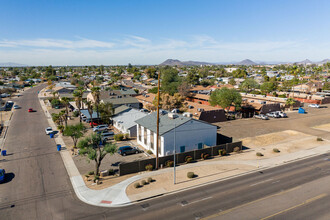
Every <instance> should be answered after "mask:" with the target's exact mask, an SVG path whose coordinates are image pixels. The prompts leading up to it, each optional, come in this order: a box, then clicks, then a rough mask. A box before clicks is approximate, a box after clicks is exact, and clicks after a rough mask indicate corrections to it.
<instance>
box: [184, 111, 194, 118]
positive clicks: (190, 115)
mask: <svg viewBox="0 0 330 220" xmlns="http://www.w3.org/2000/svg"><path fill="white" fill-rule="evenodd" d="M183 116H184V117H187V118H191V117H192V116H193V115H192V114H191V113H190V112H185V113H183Z"/></svg>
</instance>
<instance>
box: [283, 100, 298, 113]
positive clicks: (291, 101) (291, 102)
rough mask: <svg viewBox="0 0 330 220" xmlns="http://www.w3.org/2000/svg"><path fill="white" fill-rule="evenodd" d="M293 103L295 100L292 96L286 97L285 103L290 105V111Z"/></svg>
mask: <svg viewBox="0 0 330 220" xmlns="http://www.w3.org/2000/svg"><path fill="white" fill-rule="evenodd" d="M294 103H296V101H295V100H294V99H293V98H288V99H287V100H286V103H285V104H286V105H288V106H290V111H292V110H293V105H294Z"/></svg>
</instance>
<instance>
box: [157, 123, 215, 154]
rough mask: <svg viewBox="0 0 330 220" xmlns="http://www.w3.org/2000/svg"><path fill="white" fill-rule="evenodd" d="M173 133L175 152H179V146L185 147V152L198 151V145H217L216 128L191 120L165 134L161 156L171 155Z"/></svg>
mask: <svg viewBox="0 0 330 220" xmlns="http://www.w3.org/2000/svg"><path fill="white" fill-rule="evenodd" d="M174 133H175V136H176V138H175V140H176V152H178V153H179V152H180V146H185V152H186V151H190V150H195V149H198V144H199V143H202V144H203V145H204V144H205V145H207V146H215V145H216V143H217V127H216V126H212V125H210V124H206V123H204V122H200V121H197V120H191V121H189V122H187V123H185V124H183V125H181V126H179V127H177V128H176V129H175V132H174V130H172V131H170V132H167V133H165V134H164V135H163V137H164V148H163V151H162V156H165V155H167V154H173V150H174Z"/></svg>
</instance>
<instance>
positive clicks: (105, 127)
mask: <svg viewBox="0 0 330 220" xmlns="http://www.w3.org/2000/svg"><path fill="white" fill-rule="evenodd" d="M108 127H109V125H98V126H96V127H94V128H93V131H94V132H95V131H105V130H108Z"/></svg>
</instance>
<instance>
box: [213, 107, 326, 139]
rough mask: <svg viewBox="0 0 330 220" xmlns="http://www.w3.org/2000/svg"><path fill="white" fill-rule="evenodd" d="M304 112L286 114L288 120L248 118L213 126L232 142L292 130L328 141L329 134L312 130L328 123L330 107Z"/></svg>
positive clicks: (306, 108)
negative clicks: (230, 138)
mask: <svg viewBox="0 0 330 220" xmlns="http://www.w3.org/2000/svg"><path fill="white" fill-rule="evenodd" d="M305 110H306V112H307V113H306V114H299V113H298V112H297V111H293V112H286V113H287V115H288V118H270V120H260V119H256V118H248V119H239V120H231V121H226V122H219V123H214V124H215V125H217V126H219V129H218V133H220V134H222V135H225V136H228V137H233V141H238V140H241V139H243V138H246V137H254V136H258V135H263V134H269V133H273V132H280V131H284V130H294V131H299V132H302V133H306V134H310V135H314V136H319V137H322V138H324V139H330V133H329V132H327V131H325V130H320V129H316V128H313V127H315V126H318V125H322V124H328V123H330V105H329V104H327V105H321V108H311V107H305Z"/></svg>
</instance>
